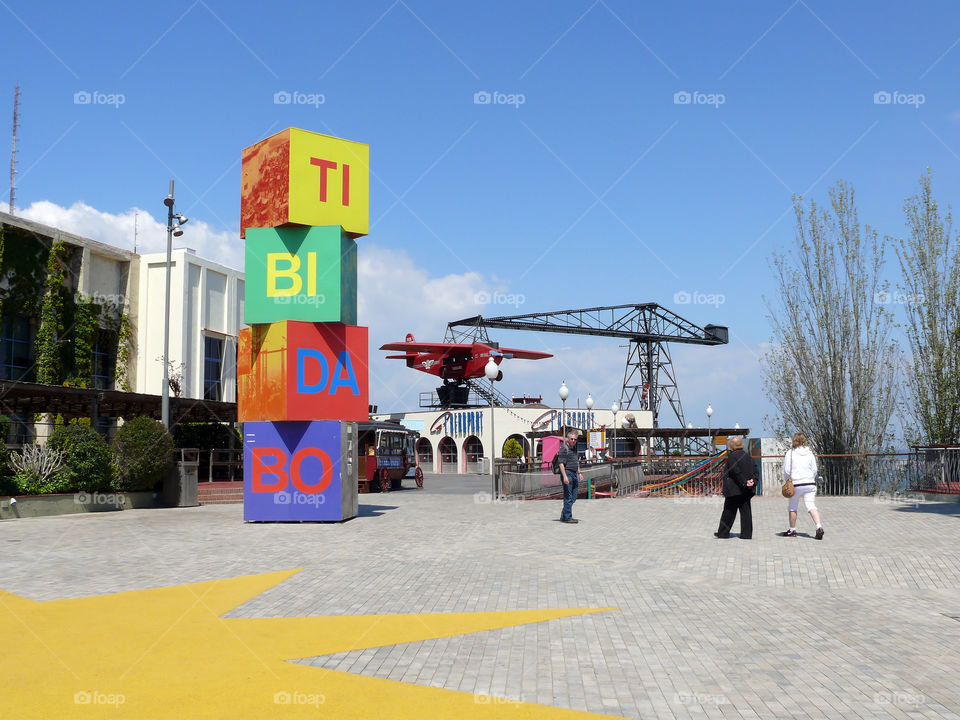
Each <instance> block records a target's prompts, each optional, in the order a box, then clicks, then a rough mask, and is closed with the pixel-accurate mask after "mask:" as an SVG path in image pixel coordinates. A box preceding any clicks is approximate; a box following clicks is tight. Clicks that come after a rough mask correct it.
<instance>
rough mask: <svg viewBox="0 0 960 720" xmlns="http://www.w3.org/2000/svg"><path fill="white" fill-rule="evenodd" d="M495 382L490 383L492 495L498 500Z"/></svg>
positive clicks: (492, 497)
mask: <svg viewBox="0 0 960 720" xmlns="http://www.w3.org/2000/svg"><path fill="white" fill-rule="evenodd" d="M493 412H494V410H493V380H491V381H490V488H491V489H490V493H491V499H493V500H496V499H497V436H496V435H495V434H494V426H493Z"/></svg>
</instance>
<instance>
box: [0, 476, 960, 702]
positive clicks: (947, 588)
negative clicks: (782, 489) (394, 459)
mask: <svg viewBox="0 0 960 720" xmlns="http://www.w3.org/2000/svg"><path fill="white" fill-rule="evenodd" d="M430 482H433V483H435V484H436V485H440V486H442V487H443V488H444V489H445V490H447V491H449V490H455V489H456V488H455V486H456V484H457V483H463V486H464V489H465V492H463V493H459V494H458V493H457V492H429V491H426V492H418V491H406V490H405V491H402V492H396V493H391V494H388V495H372V496H364V497H363V498H362V499H361V506H362V507H365V508H367V510H366V512H365V513H364V516H363V517H360V518H357V519H356V520H353V521H351V522H349V523H345V524H343V525H312V524H304V525H280V524H266V525H263V524H256V525H254V524H244V523H243V522H242V508H241V507H240V506H229V505H219V506H205V507H200V508H188V509H180V510H152V511H151V510H134V511H124V512H122V513H111V514H107V513H103V514H96V515H72V516H64V517H55V518H36V519H25V520H15V521H6V522H0V548H2V555H0V557H2V575H0V577H2V580H0V587H2V588H3V589H4V590H7V591H10V592H14V593H18V594H20V595H24V596H26V597H29V598H32V599H35V600H47V599H54V598H62V597H77V596H82V595H90V594H98V593H108V592H118V591H123V590H135V589H142V588H147V587H158V586H163V585H171V584H179V583H185V582H197V581H203V580H211V579H216V578H221V577H229V576H236V575H243V574H250V573H257V572H269V571H275V570H282V569H288V568H297V567H302V568H303V570H302V572H300V573H298V574H296V575H294V576H292V577H291V578H290V579H289V580H287V581H286V582H284V583H282V584H280V585H278V586H276V587H274V588H271V589H270V590H268V591H267V592H265V593H263V594H261V595H259V596H258V597H256V598H254V599H252V600H251V601H250V602H248V603H246V604H245V605H243V606H242V607H240V608H237V609H236V610H234V611H233V612H232V613H230V614H231V615H232V616H236V617H267V616H297V615H354V614H371V613H426V612H475V611H490V610H510V609H534V608H612V609H610V610H608V611H606V612H602V613H597V614H593V615H583V616H575V617H570V618H562V619H558V620H552V621H549V622H545V623H540V624H536V625H526V626H517V627H513V628H505V629H502V630H495V631H490V632H481V633H474V634H470V635H463V636H459V637H455V638H441V639H438V640H431V641H425V642H422V643H411V644H407V645H398V646H394V647H386V648H372V649H366V650H359V651H356V652H352V653H342V654H338V655H329V656H323V657H316V658H304V659H301V660H298V661H296V662H299V663H302V664H308V665H313V666H316V667H320V668H329V669H333V670H341V671H348V672H354V673H362V674H365V675H370V676H373V677H379V678H387V679H393V680H402V681H404V682H413V683H418V684H422V685H429V686H434V687H440V688H447V689H451V690H459V691H463V692H468V693H474V692H482V693H488V694H490V695H494V696H499V697H505V698H515V699H522V700H524V701H529V702H538V703H543V704H548V705H555V706H558V707H565V708H572V709H581V710H589V711H593V712H599V713H607V714H611V715H622V716H626V717H633V718H640V717H642V718H651V717H655V718H672V717H676V718H751V719H753V718H785V717H804V718H806V717H817V716H821V717H842V718H845V719H846V720H856V719H857V718H864V719H866V718H871V719H872V718H887V717H889V718H908V717H909V718H938V719H939V718H945V719H956V718H960V683H958V682H957V679H956V678H957V674H956V673H957V668H960V643H958V642H957V640H958V636H960V622H958V621H957V620H954V619H951V618H950V617H948V616H949V615H957V616H960V556H958V553H957V552H956V547H957V539H958V537H960V533H958V531H960V509H958V508H957V506H956V505H952V506H938V505H936V504H932V503H928V504H921V505H919V506H917V507H912V506H904V505H897V504H882V503H877V502H874V501H873V500H872V499H869V498H843V499H840V498H821V499H818V504H819V505H820V508H821V512H822V514H823V517H824V522H825V526H826V530H827V535H826V538H825V539H824V540H823V541H821V542H817V541H815V540H813V539H812V537H809V536H812V533H813V524H812V523H811V522H810V520H809V518H807V517H801V519H800V525H799V529H800V531H801V533H805V534H806V535H808V537H800V538H797V539H789V538H780V537H777V536H776V535H775V533H776V532H778V531H780V530H782V529H783V527H784V525H785V522H786V508H785V501H782V500H780V499H774V498H757V499H756V500H754V503H753V507H754V517H755V520H754V522H755V532H754V539H753V540H751V541H743V540H740V539H739V538H736V537H734V538H731V539H729V540H717V539H715V538H714V537H713V535H712V533H713V531H714V530H715V529H716V525H717V520H718V517H719V512H720V506H719V505H718V504H716V503H696V502H674V501H671V500H669V499H652V498H646V499H619V500H596V501H589V502H588V501H579V502H578V503H577V504H576V505H575V514H576V515H577V516H578V517H580V518H581V519H582V522H581V523H580V524H579V525H564V524H561V523H558V522H556V521H555V518H556V516H557V515H558V511H559V504H558V503H551V502H546V503H544V502H522V503H477V502H476V501H475V498H474V495H473V491H474V487H473V486H471V485H470V481H469V480H462V479H457V478H453V479H449V478H448V479H444V478H436V477H428V485H429V484H430ZM476 483H477V481H474V484H476ZM480 486H482V487H485V482H484V483H482V484H481V485H480ZM374 506H377V507H378V508H379V509H377V510H376V511H374V510H373V509H372V508H373V507H374ZM0 663H2V660H0Z"/></svg>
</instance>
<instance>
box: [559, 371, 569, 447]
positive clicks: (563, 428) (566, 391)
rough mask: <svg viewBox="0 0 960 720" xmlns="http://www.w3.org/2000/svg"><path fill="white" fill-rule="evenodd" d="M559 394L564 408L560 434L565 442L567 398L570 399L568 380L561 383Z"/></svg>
mask: <svg viewBox="0 0 960 720" xmlns="http://www.w3.org/2000/svg"><path fill="white" fill-rule="evenodd" d="M557 394H558V395H560V402H561V404H562V407H563V411H562V412H561V414H560V434H561V435H562V436H563V438H564V440H565V439H566V437H567V398H568V397H570V388H568V387H567V381H566V380H564V381H563V382H561V383H560V390H558V391H557ZM561 442H563V440H561Z"/></svg>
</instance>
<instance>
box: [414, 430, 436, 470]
mask: <svg viewBox="0 0 960 720" xmlns="http://www.w3.org/2000/svg"><path fill="white" fill-rule="evenodd" d="M417 465H419V466H420V467H421V468H423V469H424V470H425V471H426V472H430V471H432V470H433V445H431V444H430V439H429V438H425V437H422V438H420V439H419V440H417Z"/></svg>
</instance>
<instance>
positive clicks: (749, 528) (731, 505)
mask: <svg viewBox="0 0 960 720" xmlns="http://www.w3.org/2000/svg"><path fill="white" fill-rule="evenodd" d="M752 497H753V496H752V495H744V494H740V495H732V496H731V497H728V498H724V499H723V513H722V514H721V515H720V529H719V530H717V534H718V535H720V537H728V536H729V535H730V528H732V527H733V521H734V519H736V516H737V513H738V512H739V513H740V537H742V538H751V537H753V513H752V512H751V510H750V500H751V498H752Z"/></svg>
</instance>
